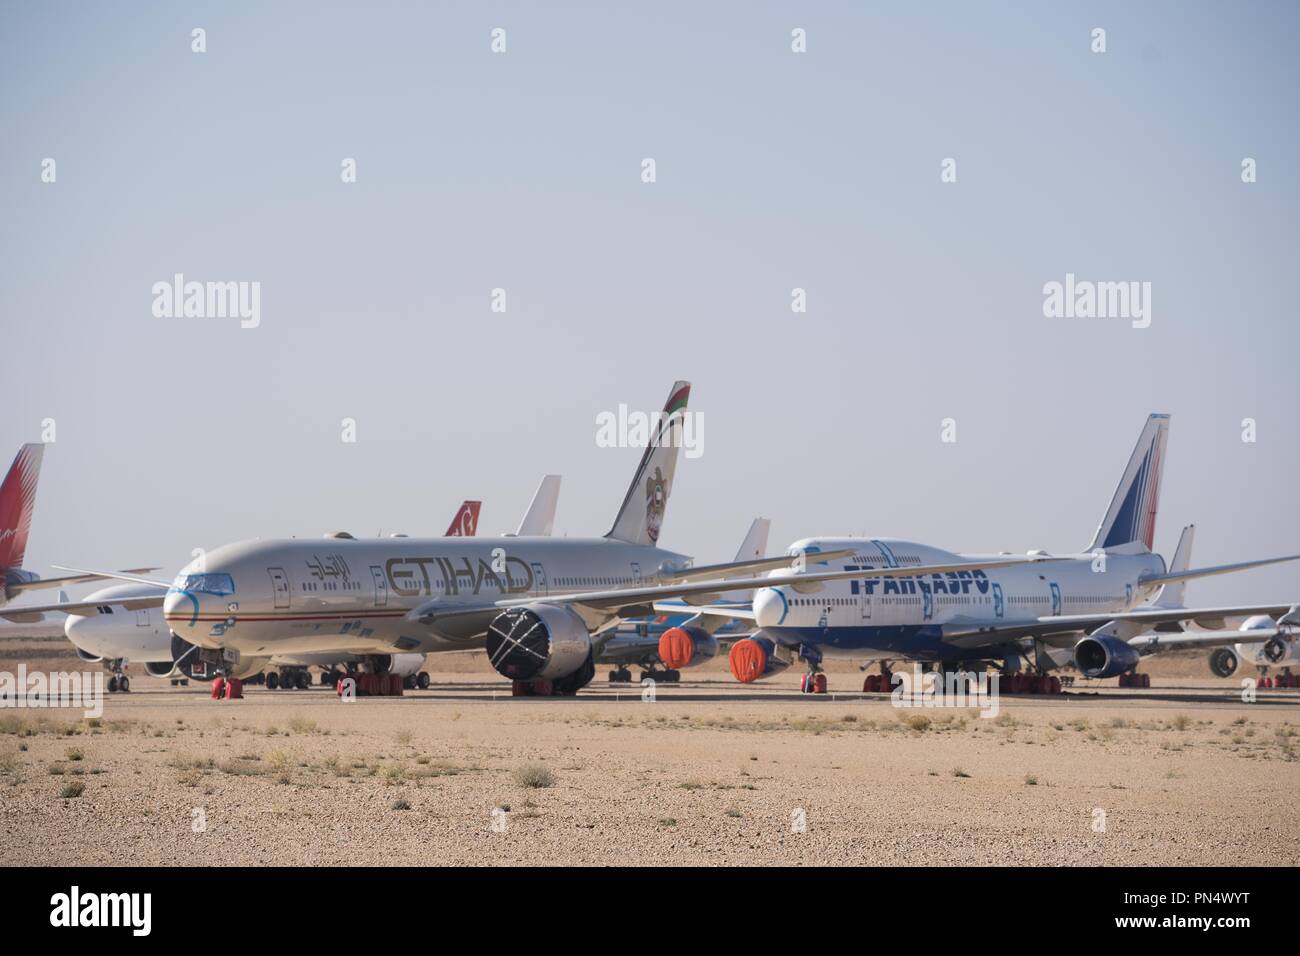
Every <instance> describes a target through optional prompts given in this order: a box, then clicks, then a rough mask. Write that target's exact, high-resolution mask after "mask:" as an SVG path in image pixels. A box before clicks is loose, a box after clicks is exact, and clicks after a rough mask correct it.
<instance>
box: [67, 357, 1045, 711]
mask: <svg viewBox="0 0 1300 956" xmlns="http://www.w3.org/2000/svg"><path fill="white" fill-rule="evenodd" d="M689 394H690V386H689V385H688V384H687V383H686V382H678V383H676V384H675V385H674V386H673V388H672V390H671V392H670V393H669V398H668V401H667V403H666V405H665V406H664V408H663V410H662V412H660V413H658V414H657V415H656V416H655V421H654V424H653V426H652V428H651V435H650V436H649V441H648V443H647V447H646V449H645V453H644V454H643V455H642V457H641V461H640V464H639V465H638V467H637V471H636V476H635V478H634V479H633V481H632V484H631V486H630V487H629V488H628V491H627V494H626V496H625V497H624V499H623V504H622V507H621V508H620V509H619V512H618V515H617V517H616V518H615V520H614V526H613V527H612V528H611V529H610V531H609V532H608V533H607V534H606V535H605V536H604V537H603V538H563V539H555V538H539V537H517V538H509V539H504V544H503V541H502V539H486V540H485V539H481V538H480V539H460V538H426V539H418V538H389V539H371V540H358V539H356V538H354V537H353V536H352V535H350V534H347V533H345V532H340V533H335V534H332V535H329V536H327V538H326V540H325V541H324V542H321V541H310V540H297V539H288V540H253V541H244V542H239V543H236V544H230V545H225V546H223V547H220V548H216V549H215V550H213V551H210V552H208V553H207V554H206V555H205V556H204V559H203V561H202V562H197V561H196V562H194V563H192V564H191V565H190V566H188V567H187V568H185V569H184V570H183V571H182V572H181V573H180V574H179V575H178V576H177V578H176V580H175V581H174V582H173V584H172V585H171V587H170V588H169V589H168V590H167V591H166V596H165V598H163V599H161V600H162V604H163V617H164V619H165V620H166V621H167V624H168V625H169V626H170V628H171V630H172V632H173V633H174V634H176V635H177V636H178V637H179V638H180V639H181V640H183V641H184V642H187V643H188V644H189V645H193V647H194V648H195V650H194V651H192V652H190V651H186V652H185V653H186V654H190V653H193V654H196V655H197V656H198V657H199V659H200V660H201V661H203V662H204V663H205V665H208V666H211V667H213V668H221V669H224V670H227V671H231V672H236V673H237V672H238V670H239V669H242V668H244V667H246V666H248V665H247V661H249V660H258V659H265V658H268V657H271V656H275V655H287V654H306V653H322V652H327V653H341V654H364V655H384V656H386V655H391V654H398V653H427V652H431V651H445V650H463V649H466V648H473V647H481V646H485V645H486V647H487V651H488V659H489V661H490V663H491V664H492V666H493V667H494V668H495V669H496V670H497V671H498V672H499V673H500V674H502V675H503V676H505V677H508V678H510V679H511V680H512V681H513V682H514V684H513V689H514V692H515V693H516V694H531V693H561V694H573V693H576V692H577V691H578V689H579V688H581V687H583V686H585V685H586V684H587V683H589V682H590V680H591V679H592V677H593V675H594V674H595V659H596V657H597V656H598V655H599V654H600V651H601V649H602V648H603V646H604V644H605V643H606V642H607V641H608V640H609V638H610V636H611V635H612V633H613V630H614V628H615V627H616V626H617V624H618V623H619V621H620V620H625V619H627V618H630V617H643V616H647V615H649V614H651V613H653V602H654V601H656V600H664V601H666V600H670V599H673V598H693V599H695V600H701V599H706V598H707V599H716V597H717V596H718V595H719V594H720V593H721V592H725V591H730V590H740V589H747V588H754V587H758V586H762V585H772V586H776V585H781V584H786V583H789V584H794V583H799V584H801V585H805V584H808V583H811V582H817V581H823V580H837V579H841V578H846V577H854V576H860V574H859V573H858V572H857V571H848V572H846V571H825V572H807V571H805V572H804V573H802V574H800V575H798V576H797V577H796V576H794V575H793V574H790V573H788V572H787V573H786V575H785V577H781V576H774V577H769V578H761V577H750V578H746V577H744V576H743V575H745V574H755V573H757V572H762V571H769V570H773V569H776V568H782V567H789V566H791V565H795V566H797V565H798V564H799V563H800V562H801V561H802V560H803V559H802V558H801V557H800V556H798V555H796V556H793V557H791V556H785V557H779V558H766V559H758V560H748V561H740V562H731V563H729V564H720V565H712V566H705V567H692V566H691V560H690V558H688V557H687V556H686V555H683V554H678V553H676V552H672V551H668V550H666V549H664V548H662V547H661V546H660V532H661V529H662V526H663V520H664V514H665V510H666V507H667V504H668V499H669V496H670V494H671V491H672V485H673V477H674V474H675V471H676V466H677V458H678V451H679V448H680V446H681V445H682V444H683V437H684V420H685V419H684V416H685V414H686V402H687V398H688V396H689ZM846 553H847V552H836V553H831V554H824V555H819V557H822V558H824V559H831V558H838V557H842V556H844V555H845V554H846ZM1036 560H1038V559H1036V558H1034V557H1032V556H1031V557H1029V558H1022V559H1008V558H1004V557H995V558H990V559H989V560H988V561H985V562H982V563H980V562H972V561H971V559H962V560H961V562H960V567H961V568H962V569H963V570H965V571H966V572H967V573H970V571H971V570H972V569H976V568H979V569H982V568H985V567H992V566H995V565H1004V564H1007V563H1029V562H1032V561H1036ZM956 567H957V565H956V564H952V563H944V564H940V565H937V566H934V567H925V568H909V569H907V570H905V571H904V570H900V569H897V568H891V569H882V570H881V571H879V572H877V573H878V574H879V575H880V576H883V577H889V576H891V575H901V574H915V573H918V572H928V573H937V574H942V573H943V572H945V571H948V570H955V569H956ZM61 570H68V571H80V572H81V573H87V572H86V571H85V570H84V569H78V568H63V569H61ZM95 573H100V572H95ZM110 576H112V577H116V578H120V579H123V580H126V581H130V582H133V583H143V584H150V585H153V586H155V587H158V588H160V589H161V588H166V587H167V585H166V584H164V583H163V582H158V581H153V580H150V579H148V578H143V577H139V576H136V575H131V574H111V575H110ZM724 578H725V582H724V580H723V579H724Z"/></svg>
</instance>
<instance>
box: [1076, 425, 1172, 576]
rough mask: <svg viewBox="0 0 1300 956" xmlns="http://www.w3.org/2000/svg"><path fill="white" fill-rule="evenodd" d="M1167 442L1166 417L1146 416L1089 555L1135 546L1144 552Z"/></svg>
mask: <svg viewBox="0 0 1300 956" xmlns="http://www.w3.org/2000/svg"><path fill="white" fill-rule="evenodd" d="M1168 440H1169V416H1168V415H1150V416H1148V418H1147V423H1146V426H1145V427H1144V428H1143V429H1142V434H1141V436H1140V437H1139V438H1138V443H1137V445H1136V447H1134V449H1133V454H1132V456H1131V457H1130V458H1129V460H1128V465H1127V466H1126V467H1125V468H1124V474H1123V476H1122V477H1121V478H1120V481H1119V487H1117V488H1116V489H1115V495H1114V497H1113V498H1111V502H1110V507H1109V508H1107V509H1106V514H1105V516H1104V517H1103V518H1102V519H1101V524H1100V525H1099V526H1098V527H1097V533H1096V534H1095V535H1093V538H1092V544H1090V545H1088V550H1089V551H1096V550H1097V549H1098V548H1100V549H1102V550H1107V551H1108V550H1111V549H1113V548H1119V547H1122V546H1123V545H1132V544H1137V545H1139V546H1140V547H1141V548H1144V549H1145V550H1147V551H1150V550H1151V545H1152V542H1153V540H1154V539H1155V533H1156V509H1157V507H1158V506H1159V504H1160V476H1161V473H1162V472H1163V470H1164V464H1165V444H1166V442H1168Z"/></svg>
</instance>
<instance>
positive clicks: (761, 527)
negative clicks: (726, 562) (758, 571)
mask: <svg viewBox="0 0 1300 956" xmlns="http://www.w3.org/2000/svg"><path fill="white" fill-rule="evenodd" d="M771 529H772V522H771V520H770V519H768V518H755V519H754V523H753V524H751V525H750V526H749V533H748V534H746V535H745V540H744V541H742V542H740V550H739V551H737V552H736V560H737V561H758V560H761V559H762V558H765V557H767V533H768V532H769V531H770V530H771Z"/></svg>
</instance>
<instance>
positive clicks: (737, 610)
mask: <svg viewBox="0 0 1300 956" xmlns="http://www.w3.org/2000/svg"><path fill="white" fill-rule="evenodd" d="M654 609H655V613H656V614H683V613H686V612H687V611H693V612H694V613H696V614H702V615H704V616H705V617H724V618H726V619H727V620H729V621H753V620H756V619H757V615H756V614H755V613H754V606H753V605H752V604H703V605H684V604H673V603H671V602H667V601H656V602H655V604H654Z"/></svg>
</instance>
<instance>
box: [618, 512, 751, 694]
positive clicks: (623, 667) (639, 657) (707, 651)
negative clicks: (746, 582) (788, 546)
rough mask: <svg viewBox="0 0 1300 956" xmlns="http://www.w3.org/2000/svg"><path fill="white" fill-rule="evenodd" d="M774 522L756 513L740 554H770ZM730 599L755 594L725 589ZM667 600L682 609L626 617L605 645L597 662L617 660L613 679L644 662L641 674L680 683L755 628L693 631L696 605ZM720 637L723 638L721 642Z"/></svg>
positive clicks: (743, 601) (626, 679)
mask: <svg viewBox="0 0 1300 956" xmlns="http://www.w3.org/2000/svg"><path fill="white" fill-rule="evenodd" d="M771 527H772V522H771V521H769V520H768V519H767V518H755V519H754V523H753V524H752V525H750V527H749V533H748V534H746V535H745V540H744V541H742V542H741V543H740V549H739V550H738V551H737V552H736V560H737V561H747V560H749V559H751V558H762V557H764V556H766V554H767V534H768V531H769V530H770V529H771ZM724 600H725V601H726V603H728V604H736V605H738V606H740V607H742V608H743V607H745V606H747V605H748V603H749V602H750V601H752V600H753V595H752V592H749V591H741V592H733V593H730V594H726V595H724ZM663 606H664V607H673V608H676V610H675V611H673V612H671V613H669V612H663V613H660V614H659V615H657V616H656V617H653V618H642V619H641V620H633V621H624V622H623V623H621V624H619V625H618V627H617V628H616V629H615V631H614V636H613V637H612V638H611V639H610V640H609V642H608V643H606V644H605V646H604V647H603V648H602V649H601V652H600V656H599V657H597V659H596V663H597V664H613V665H614V669H613V670H611V671H610V672H609V682H610V683H611V684H618V683H622V684H627V683H631V681H632V672H631V671H630V670H628V667H629V665H631V666H638V667H640V668H641V675H640V680H646V679H651V680H657V681H667V682H668V683H675V682H677V681H679V680H681V671H683V670H685V669H686V668H688V667H697V666H699V665H700V664H703V663H705V662H706V661H711V660H713V658H714V657H716V656H717V655H718V653H719V652H720V651H722V650H725V646H724V645H726V643H727V642H728V641H729V640H739V639H740V638H742V637H745V636H747V635H748V634H749V633H750V632H751V631H753V627H752V626H751V625H749V624H748V623H747V622H744V621H737V620H732V621H728V622H726V623H725V624H722V625H721V626H720V627H718V628H717V629H716V630H715V631H701V632H699V633H697V634H692V633H691V631H690V628H692V627H694V626H695V625H696V621H695V618H696V613H695V610H694V608H692V607H691V606H690V605H689V604H686V603H685V602H674V603H668V604H665V605H663ZM719 637H721V638H722V641H721V642H719V640H718V638H719Z"/></svg>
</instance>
